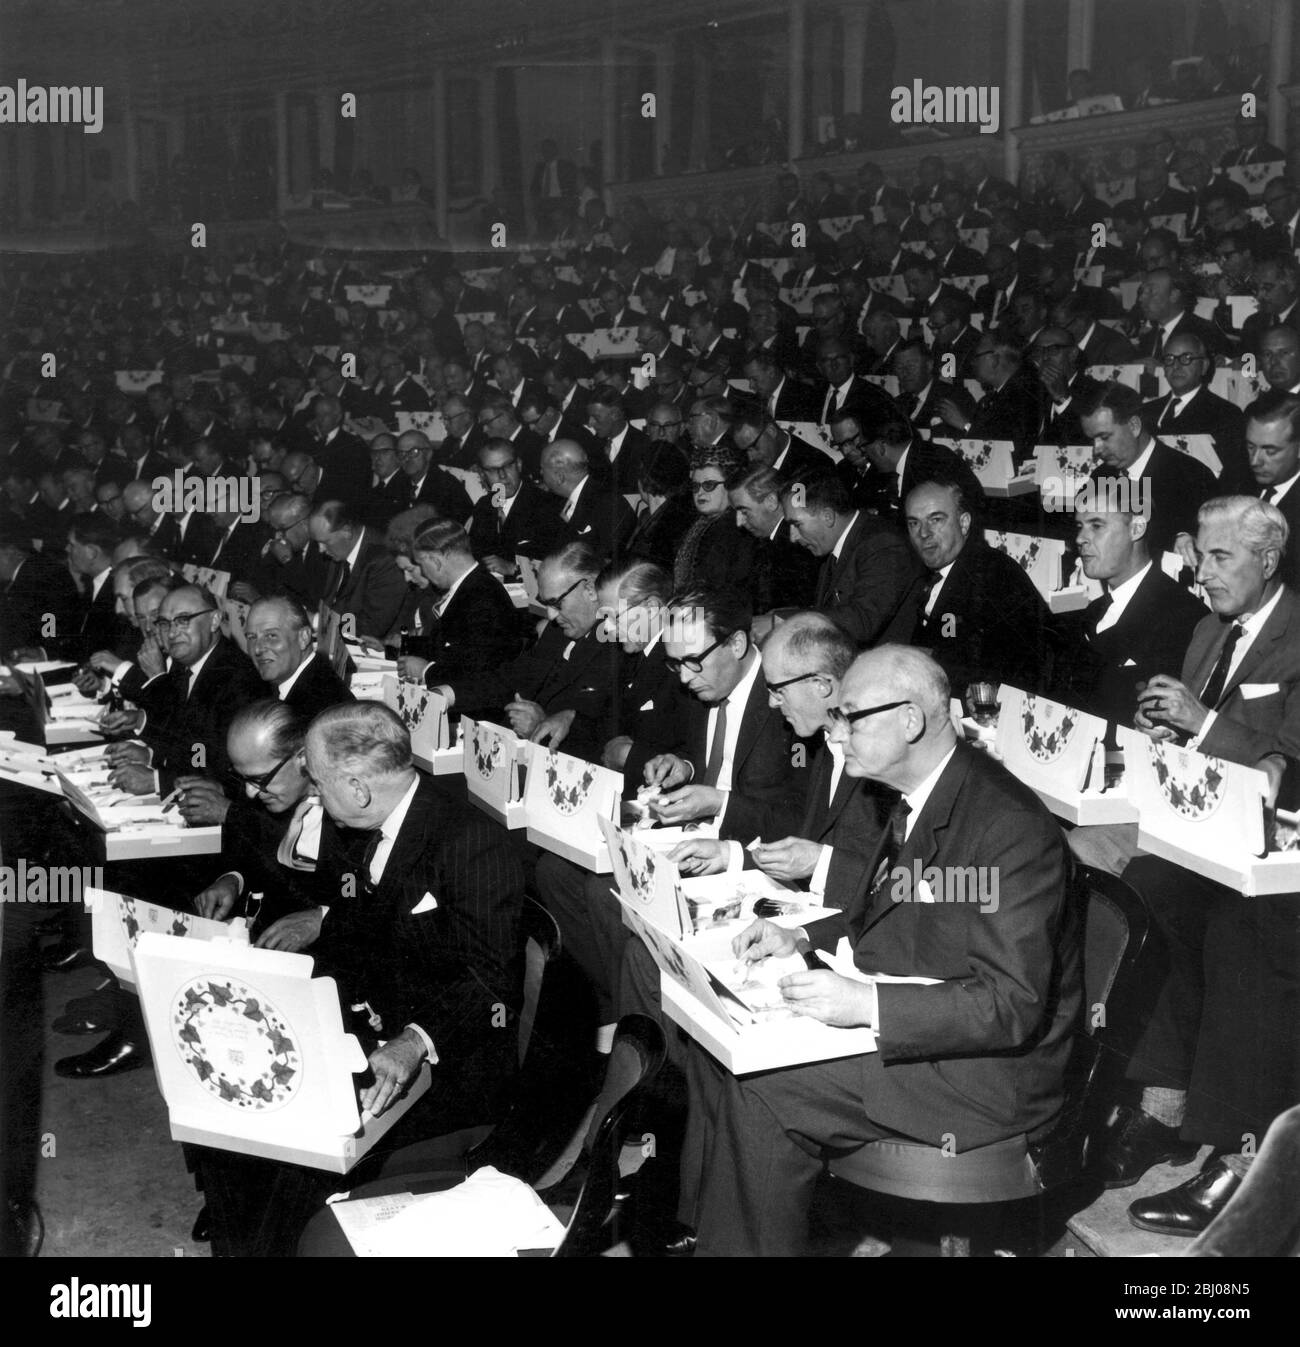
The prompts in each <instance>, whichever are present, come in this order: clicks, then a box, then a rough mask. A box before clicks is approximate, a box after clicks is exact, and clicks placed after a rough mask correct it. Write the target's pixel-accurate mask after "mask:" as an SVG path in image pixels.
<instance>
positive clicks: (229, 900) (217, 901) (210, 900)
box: [194, 875, 239, 921]
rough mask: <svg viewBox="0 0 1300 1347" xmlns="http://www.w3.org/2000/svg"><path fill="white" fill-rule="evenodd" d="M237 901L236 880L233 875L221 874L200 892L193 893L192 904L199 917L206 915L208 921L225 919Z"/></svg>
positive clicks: (237, 889) (237, 887)
mask: <svg viewBox="0 0 1300 1347" xmlns="http://www.w3.org/2000/svg"><path fill="white" fill-rule="evenodd" d="M238 901H239V884H238V881H237V880H236V879H235V877H234V875H222V876H221V878H220V879H218V880H216V881H215V882H214V883H212V884H209V885H208V887H207V888H206V889H204V890H203V892H202V893H200V894H196V895H195V898H194V906H195V907H196V908H197V909H198V914H199V916H200V917H207V918H208V919H209V920H210V921H225V920H226V918H227V917H228V916H230V913H231V911H232V910H233V908H234V906H235V904H236V902H238Z"/></svg>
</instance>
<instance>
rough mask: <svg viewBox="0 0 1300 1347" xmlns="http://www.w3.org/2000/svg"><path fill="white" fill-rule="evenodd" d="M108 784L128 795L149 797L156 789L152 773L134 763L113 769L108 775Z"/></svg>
mask: <svg viewBox="0 0 1300 1347" xmlns="http://www.w3.org/2000/svg"><path fill="white" fill-rule="evenodd" d="M108 784H109V785H110V786H116V787H117V788H118V790H124V791H126V793H127V794H128V795H149V794H152V792H153V791H155V790H157V789H158V787H157V785H156V784H155V783H154V779H153V772H152V771H151V770H150V769H149V768H148V767H139V766H136V765H135V764H134V763H129V764H127V765H126V766H124V767H114V768H113V770H112V771H111V772H110V773H109V774H108Z"/></svg>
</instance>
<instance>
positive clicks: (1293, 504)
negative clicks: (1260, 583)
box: [1246, 390, 1300, 593]
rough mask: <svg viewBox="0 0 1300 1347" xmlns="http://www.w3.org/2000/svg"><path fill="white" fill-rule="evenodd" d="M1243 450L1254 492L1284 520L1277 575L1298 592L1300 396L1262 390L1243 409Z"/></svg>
mask: <svg viewBox="0 0 1300 1347" xmlns="http://www.w3.org/2000/svg"><path fill="white" fill-rule="evenodd" d="M1246 450H1247V453H1248V454H1249V457H1250V471H1251V476H1252V478H1253V479H1254V493H1247V494H1258V495H1259V497H1260V499H1261V500H1266V501H1268V503H1269V504H1270V505H1275V506H1277V508H1278V509H1279V510H1280V511H1281V512H1282V518H1283V519H1285V520H1286V522H1287V539H1286V547H1285V549H1284V550H1283V553H1282V564H1281V567H1280V570H1279V574H1280V575H1281V577H1282V583H1283V584H1285V585H1287V586H1288V587H1289V588H1291V589H1293V590H1295V591H1296V592H1297V593H1300V398H1297V397H1296V396H1295V394H1294V393H1290V392H1287V391H1285V390H1275V391H1273V392H1271V393H1265V394H1264V396H1263V397H1260V398H1257V399H1256V400H1255V401H1254V402H1252V403H1251V404H1250V406H1249V407H1247V408H1246Z"/></svg>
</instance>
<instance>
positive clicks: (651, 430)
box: [645, 421, 681, 435]
mask: <svg viewBox="0 0 1300 1347" xmlns="http://www.w3.org/2000/svg"><path fill="white" fill-rule="evenodd" d="M680 425H681V422H680V421H647V422H646V427H645V428H646V434H647V435H654V434H655V433H656V432H659V431H665V430H676V429H677V427H678V426H680Z"/></svg>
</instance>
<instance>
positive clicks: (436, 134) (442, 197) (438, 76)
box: [433, 65, 450, 239]
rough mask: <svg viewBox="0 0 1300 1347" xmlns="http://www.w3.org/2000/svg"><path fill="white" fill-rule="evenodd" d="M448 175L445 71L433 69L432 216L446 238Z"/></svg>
mask: <svg viewBox="0 0 1300 1347" xmlns="http://www.w3.org/2000/svg"><path fill="white" fill-rule="evenodd" d="M449 179H450V174H449V173H448V170H447V70H446V67H445V66H441V65H436V66H434V68H433V215H434V220H435V222H436V223H437V227H438V233H439V234H441V235H442V237H443V238H444V239H445V238H446V237H447V197H448V195H449V192H450V188H449V186H448V183H449Z"/></svg>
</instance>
